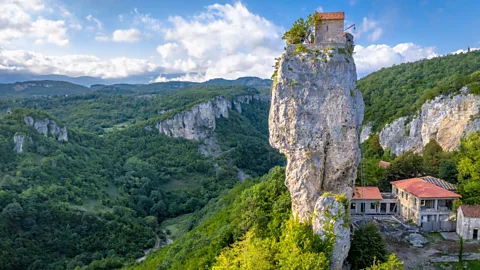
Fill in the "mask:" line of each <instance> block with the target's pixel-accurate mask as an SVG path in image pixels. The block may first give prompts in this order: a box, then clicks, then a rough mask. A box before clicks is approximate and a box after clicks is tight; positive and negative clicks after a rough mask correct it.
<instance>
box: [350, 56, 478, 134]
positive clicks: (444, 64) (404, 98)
mask: <svg viewBox="0 0 480 270" xmlns="http://www.w3.org/2000/svg"><path fill="white" fill-rule="evenodd" d="M479 81H480V51H472V52H468V53H462V54H456V55H447V56H442V57H436V58H433V59H429V60H427V59H426V60H420V61H417V62H413V63H403V64H400V65H397V66H393V67H390V68H382V69H381V70H379V71H377V72H374V73H372V74H370V75H368V76H366V77H364V78H362V79H360V80H359V81H358V83H357V87H358V89H359V90H360V91H361V92H362V95H363V99H364V101H365V119H364V123H368V122H371V123H372V124H373V127H374V130H375V131H377V130H379V129H381V128H382V127H383V126H384V125H385V124H386V123H389V122H392V121H393V120H395V119H397V118H399V117H401V116H406V115H410V114H414V113H415V111H416V110H417V109H419V108H420V107H421V105H422V104H423V103H424V102H425V101H426V100H429V99H431V98H433V97H435V96H437V95H439V94H447V93H453V92H456V91H458V90H459V89H460V88H461V87H462V86H465V85H467V84H473V85H472V86H473V88H475V89H476V90H475V89H474V92H475V91H478V92H480V91H479V89H478V84H475V83H478V82H479ZM475 85H476V86H475Z"/></svg>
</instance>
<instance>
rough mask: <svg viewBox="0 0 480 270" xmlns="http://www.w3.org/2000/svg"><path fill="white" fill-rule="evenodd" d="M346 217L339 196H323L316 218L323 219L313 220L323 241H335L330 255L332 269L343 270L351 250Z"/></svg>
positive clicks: (318, 201) (319, 201)
mask: <svg viewBox="0 0 480 270" xmlns="http://www.w3.org/2000/svg"><path fill="white" fill-rule="evenodd" d="M346 215H347V213H346V209H345V206H344V204H343V202H342V201H341V200H339V198H338V197H337V196H332V195H327V196H321V197H320V198H318V200H317V202H316V204H315V210H314V216H322V217H323V218H315V219H314V220H313V224H312V225H313V231H314V232H316V233H317V234H319V235H320V238H321V239H322V240H326V239H327V238H329V237H333V238H334V239H335V243H334V246H333V251H332V254H330V268H331V269H342V267H343V262H344V261H345V259H346V258H347V256H348V251H349V250H350V228H349V225H348V223H347V222H346V219H347V218H346Z"/></svg>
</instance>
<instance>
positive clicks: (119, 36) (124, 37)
mask: <svg viewBox="0 0 480 270" xmlns="http://www.w3.org/2000/svg"><path fill="white" fill-rule="evenodd" d="M141 35H142V34H141V33H140V31H139V30H138V29H135V28H131V29H126V30H121V29H120V30H115V32H113V37H112V40H113V41H115V42H129V43H135V42H138V41H140V39H141Z"/></svg>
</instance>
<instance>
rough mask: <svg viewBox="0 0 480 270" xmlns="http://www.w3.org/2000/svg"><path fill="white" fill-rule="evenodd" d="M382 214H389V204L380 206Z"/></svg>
mask: <svg viewBox="0 0 480 270" xmlns="http://www.w3.org/2000/svg"><path fill="white" fill-rule="evenodd" d="M380 213H387V204H386V203H381V204H380Z"/></svg>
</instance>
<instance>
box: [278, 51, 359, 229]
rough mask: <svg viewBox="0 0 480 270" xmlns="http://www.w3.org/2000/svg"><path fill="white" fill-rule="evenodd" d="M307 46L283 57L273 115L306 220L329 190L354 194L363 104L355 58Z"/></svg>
mask: <svg viewBox="0 0 480 270" xmlns="http://www.w3.org/2000/svg"><path fill="white" fill-rule="evenodd" d="M293 46H295V45H293ZM305 46H306V47H307V48H308V52H303V53H298V54H295V53H294V52H293V50H294V48H291V47H289V50H287V53H286V54H285V55H283V57H282V58H281V60H280V67H279V69H278V78H277V83H276V84H275V86H274V88H273V92H272V101H271V108H270V117H269V129H270V144H271V145H272V146H273V147H275V148H278V149H279V150H280V152H282V153H284V154H285V155H287V158H288V164H287V178H286V182H287V183H286V184H287V186H288V187H289V189H290V192H291V195H292V205H293V212H294V214H296V215H298V216H299V217H300V219H301V220H305V219H307V218H309V217H310V215H311V213H313V208H314V206H315V201H316V199H317V198H318V197H319V196H320V195H321V194H323V193H324V192H326V191H329V192H333V193H336V194H343V193H346V194H347V196H351V195H352V194H353V190H352V186H353V185H354V182H355V177H356V167H357V165H358V162H359V159H360V149H359V146H358V135H357V134H358V129H359V126H360V124H361V122H362V120H363V108H364V104H363V99H362V95H361V93H360V92H359V91H358V89H357V88H356V86H355V83H356V80H357V74H356V69H355V63H354V61H353V58H352V57H351V56H350V55H349V54H348V53H347V54H341V53H338V51H337V50H333V51H325V52H323V51H322V50H321V48H317V47H316V46H315V45H305ZM316 50H317V52H316ZM318 51H321V53H320V56H316V55H318ZM328 55H331V57H329V56H328Z"/></svg>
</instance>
